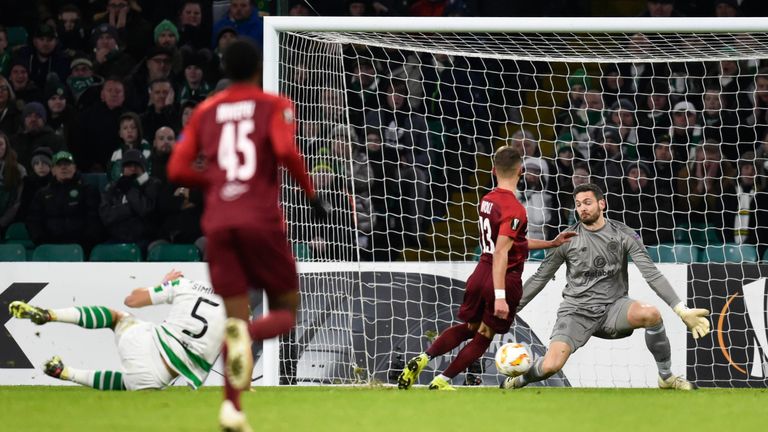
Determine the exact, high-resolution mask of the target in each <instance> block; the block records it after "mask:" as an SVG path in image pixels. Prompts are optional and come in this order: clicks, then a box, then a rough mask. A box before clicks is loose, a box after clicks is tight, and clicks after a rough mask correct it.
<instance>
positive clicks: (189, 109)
mask: <svg viewBox="0 0 768 432" xmlns="http://www.w3.org/2000/svg"><path fill="white" fill-rule="evenodd" d="M196 106H197V101H195V100H192V99H188V100H186V101H184V102H182V103H181V109H180V111H181V119H180V120H179V122H180V124H181V129H182V130H183V129H184V127H185V126H186V125H187V123H189V119H190V118H192V113H193V112H194V111H195V107H196Z"/></svg>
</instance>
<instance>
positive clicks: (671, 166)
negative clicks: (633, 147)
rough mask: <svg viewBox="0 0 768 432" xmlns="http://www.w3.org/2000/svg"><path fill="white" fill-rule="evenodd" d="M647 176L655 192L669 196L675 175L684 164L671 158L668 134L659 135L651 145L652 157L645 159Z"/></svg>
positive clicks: (673, 185) (672, 190)
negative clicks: (651, 180) (651, 181)
mask: <svg viewBox="0 0 768 432" xmlns="http://www.w3.org/2000/svg"><path fill="white" fill-rule="evenodd" d="M646 161H647V165H648V169H649V173H648V176H649V178H651V179H653V187H654V189H655V190H656V192H657V193H659V194H662V195H669V196H671V195H672V194H673V192H674V190H675V176H676V175H677V173H678V172H679V171H680V170H681V169H682V168H683V167H684V166H685V164H684V163H681V162H675V161H674V159H673V158H672V148H671V146H670V143H669V135H662V136H660V137H659V138H658V139H657V141H656V144H654V145H653V158H651V159H647V160H646Z"/></svg>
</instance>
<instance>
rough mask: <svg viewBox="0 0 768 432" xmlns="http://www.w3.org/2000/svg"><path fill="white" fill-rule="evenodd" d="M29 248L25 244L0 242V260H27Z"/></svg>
mask: <svg viewBox="0 0 768 432" xmlns="http://www.w3.org/2000/svg"><path fill="white" fill-rule="evenodd" d="M26 260H27V249H26V248H25V247H24V245H21V244H18V243H16V244H14V243H6V244H0V261H26Z"/></svg>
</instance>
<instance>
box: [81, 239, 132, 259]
mask: <svg viewBox="0 0 768 432" xmlns="http://www.w3.org/2000/svg"><path fill="white" fill-rule="evenodd" d="M90 260H91V261H98V262H138V261H141V250H139V247H138V246H137V245H136V244H134V243H118V244H100V245H96V247H94V248H93V250H92V251H91V257H90Z"/></svg>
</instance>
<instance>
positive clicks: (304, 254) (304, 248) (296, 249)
mask: <svg viewBox="0 0 768 432" xmlns="http://www.w3.org/2000/svg"><path fill="white" fill-rule="evenodd" d="M291 249H292V250H293V256H294V258H296V261H309V260H311V259H312V248H310V247H309V245H308V244H307V243H304V242H296V243H293V244H292V245H291Z"/></svg>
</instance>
